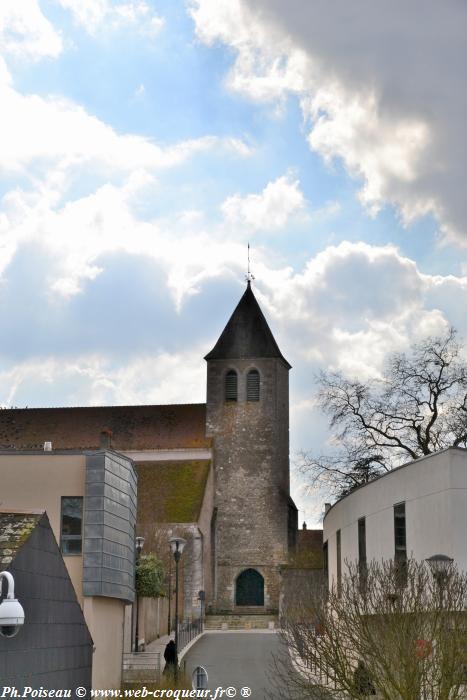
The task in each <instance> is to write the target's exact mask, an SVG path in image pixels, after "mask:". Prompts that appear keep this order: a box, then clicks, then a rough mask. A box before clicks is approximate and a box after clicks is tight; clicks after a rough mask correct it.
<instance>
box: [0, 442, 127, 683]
mask: <svg viewBox="0 0 467 700" xmlns="http://www.w3.org/2000/svg"><path fill="white" fill-rule="evenodd" d="M0 473H1V477H2V478H1V499H2V501H3V503H2V506H3V507H4V508H13V509H18V510H23V509H33V510H34V509H38V508H41V509H45V510H46V511H47V514H48V515H49V511H50V515H49V517H50V523H51V526H52V529H53V531H54V535H55V537H56V539H57V541H59V540H60V508H61V496H85V500H84V514H83V516H84V525H83V552H84V561H85V573H84V574H83V556H77V555H74V556H71V555H69V556H64V557H63V559H64V561H65V564H66V567H67V569H68V572H69V574H70V578H71V580H72V583H73V586H74V588H75V591H76V593H77V595H78V600H79V602H80V603H81V606H82V607H83V611H84V615H85V618H86V622H87V624H88V627H89V630H90V631H91V635H92V637H93V640H94V645H95V647H96V651H95V654H94V661H93V686H94V687H97V688H99V687H103V688H114V687H115V688H117V687H119V685H118V684H119V683H120V674H121V664H122V648H123V616H124V601H128V600H132V599H133V597H134V589H133V581H134V579H133V576H134V569H133V562H134V526H135V519H136V477H135V474H134V471H133V468H132V465H131V462H130V460H128V459H127V458H125V457H123V456H120V455H118V454H117V453H114V452H112V451H99V452H96V453H88V454H87V455H86V454H85V453H80V454H63V453H59V452H54V453H49V454H48V453H39V454H22V453H20V452H17V453H13V454H12V453H9V454H6V453H4V454H0ZM83 575H84V584H83ZM83 585H84V590H83ZM99 595H100V596H103V597H100V598H99V597H97V596H99ZM90 596H95V597H90ZM104 596H113V597H104ZM107 616H108V617H107ZM96 679H97V680H96ZM96 682H97V683H98V685H96ZM99 684H100V685H99Z"/></svg>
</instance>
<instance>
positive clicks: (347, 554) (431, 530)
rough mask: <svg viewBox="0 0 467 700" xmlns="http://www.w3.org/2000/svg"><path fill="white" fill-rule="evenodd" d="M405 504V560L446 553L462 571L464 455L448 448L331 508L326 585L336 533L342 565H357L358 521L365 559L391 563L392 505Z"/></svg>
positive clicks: (466, 557) (466, 549)
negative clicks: (363, 530) (363, 537)
mask: <svg viewBox="0 0 467 700" xmlns="http://www.w3.org/2000/svg"><path fill="white" fill-rule="evenodd" d="M403 502H405V514H406V539H407V556H408V557H409V558H414V559H416V560H419V561H420V560H422V559H426V558H427V557H429V556H431V555H432V554H447V555H448V556H450V557H453V559H454V560H455V563H456V564H457V566H458V567H459V568H461V569H464V570H466V571H467V450H464V449H460V448H449V449H447V450H443V451H442V452H438V453H436V454H433V455H429V456H428V457H422V458H420V459H417V460H415V461H414V462H410V463H408V464H405V465H404V466H402V467H399V468H397V469H395V470H393V471H392V472H389V473H388V474H385V475H384V476H383V477H380V478H379V479H376V480H375V481H372V482H370V483H369V484H367V485H366V486H362V487H360V488H359V489H357V490H356V491H353V492H352V493H351V494H349V495H348V496H346V497H345V498H342V499H341V500H340V501H338V502H337V503H335V504H334V505H333V506H332V508H331V509H330V510H329V511H328V512H327V513H326V515H325V517H324V524H323V530H324V532H323V540H324V542H325V543H326V542H327V543H328V569H329V583H330V584H331V582H332V580H335V579H336V570H337V552H336V532H337V530H340V531H341V558H342V573H343V574H344V573H345V570H346V567H345V561H346V560H347V561H357V560H358V529H357V528H358V525H357V524H358V520H359V518H362V517H365V519H366V555H367V561H370V560H371V559H376V560H381V559H393V558H394V505H395V504H397V503H403Z"/></svg>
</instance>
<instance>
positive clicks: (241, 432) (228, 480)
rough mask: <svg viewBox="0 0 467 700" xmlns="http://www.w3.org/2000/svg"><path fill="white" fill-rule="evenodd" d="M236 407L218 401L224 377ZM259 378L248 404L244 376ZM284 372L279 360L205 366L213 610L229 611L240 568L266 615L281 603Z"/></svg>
mask: <svg viewBox="0 0 467 700" xmlns="http://www.w3.org/2000/svg"><path fill="white" fill-rule="evenodd" d="M230 369H235V370H236V371H237V373H238V401H236V402H234V401H231V402H226V401H225V400H224V380H225V374H226V373H227V371H228V370H230ZM250 369H257V370H258V371H259V373H260V401H258V402H254V401H246V377H247V373H248V371H249V370H250ZM288 407H289V396H288V369H287V367H286V366H285V364H284V362H283V361H282V360H281V359H276V358H267V359H255V360H210V361H209V362H208V383H207V436H208V437H214V464H215V506H216V508H217V526H216V566H215V570H216V577H215V579H216V580H215V593H214V595H213V599H212V601H211V602H212V607H213V608H214V609H217V610H232V609H234V607H235V580H236V578H237V576H238V575H239V574H240V573H241V572H242V571H243V570H244V569H246V568H249V567H251V568H254V569H256V570H257V571H259V572H260V573H261V574H262V576H263V577H264V579H265V589H264V593H265V601H264V602H265V608H268V609H277V608H278V604H279V589H280V574H279V567H280V566H281V565H283V564H284V563H286V561H287V554H288V541H287V518H288V497H289V416H288V410H289V408H288Z"/></svg>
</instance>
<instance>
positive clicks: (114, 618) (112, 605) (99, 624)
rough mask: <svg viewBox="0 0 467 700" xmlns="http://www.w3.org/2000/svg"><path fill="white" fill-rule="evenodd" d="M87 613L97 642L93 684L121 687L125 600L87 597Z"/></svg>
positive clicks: (90, 627)
mask: <svg viewBox="0 0 467 700" xmlns="http://www.w3.org/2000/svg"><path fill="white" fill-rule="evenodd" d="M84 615H85V617H86V620H87V621H88V626H89V631H90V632H91V636H92V638H93V641H94V646H95V651H94V659H93V665H92V687H93V688H94V689H99V690H100V689H107V688H109V689H110V688H120V684H121V680H122V658H123V657H122V655H123V626H124V621H125V603H124V601H123V600H118V599H117V598H103V597H102V598H100V597H98V596H94V597H92V598H85V599H84Z"/></svg>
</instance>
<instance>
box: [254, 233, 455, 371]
mask: <svg viewBox="0 0 467 700" xmlns="http://www.w3.org/2000/svg"><path fill="white" fill-rule="evenodd" d="M256 267H257V273H258V275H257V277H258V279H260V280H261V287H260V290H261V291H260V292H259V296H260V298H261V300H262V303H263V304H264V306H265V307H266V308H267V309H268V311H269V313H270V315H271V316H272V317H273V319H274V325H275V327H276V328H277V329H278V334H279V333H280V334H281V336H282V337H283V338H284V342H281V343H280V345H281V344H282V345H283V346H284V347H285V346H288V348H289V349H288V353H289V355H290V356H292V364H295V363H296V362H295V361H294V359H293V355H294V354H295V357H296V358H299V360H298V363H299V365H300V366H301V369H302V372H304V376H305V375H308V380H307V381H309V375H310V374H311V370H310V368H311V367H314V368H315V369H316V368H318V367H327V368H334V369H340V370H342V371H344V372H345V373H346V374H348V375H351V376H352V375H353V376H359V377H361V378H365V377H368V376H378V375H379V373H380V371H381V369H382V365H383V362H384V360H385V357H386V356H387V353H390V352H396V351H400V350H405V349H406V348H407V347H408V346H409V345H410V343H411V342H413V341H416V340H419V339H421V338H423V337H426V336H428V335H436V334H440V333H443V332H444V331H445V330H446V329H447V328H448V327H449V325H451V324H452V323H455V325H456V326H457V327H458V328H459V330H460V331H461V333H463V334H465V335H467V324H466V322H465V318H464V317H463V316H462V315H461V313H457V316H456V315H455V313H454V309H455V308H459V307H460V308H464V307H465V303H466V302H467V278H465V277H464V278H462V277H454V276H448V277H441V276H431V275H426V274H422V273H421V272H420V271H419V269H418V268H417V265H416V264H415V262H414V261H413V260H410V259H408V258H406V257H404V256H403V255H401V253H400V252H399V251H398V250H397V249H396V248H395V247H393V246H383V247H381V246H371V245H368V244H366V243H349V242H345V241H344V242H343V243H341V244H339V245H338V246H329V247H328V248H326V249H325V250H324V251H322V252H320V253H318V254H317V255H316V256H315V257H314V258H312V259H310V260H309V262H308V264H307V266H306V268H305V269H304V271H303V272H302V273H296V274H293V273H292V271H291V270H282V274H281V275H279V274H278V272H275V273H271V271H270V270H268V268H267V266H266V265H265V264H264V263H261V264H258V265H257V266H256ZM261 292H262V293H261ZM460 300H461V301H460ZM462 300H463V301H462ZM459 301H460V305H459ZM288 359H290V357H289V358H288ZM306 367H308V369H305V368H306Z"/></svg>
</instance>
